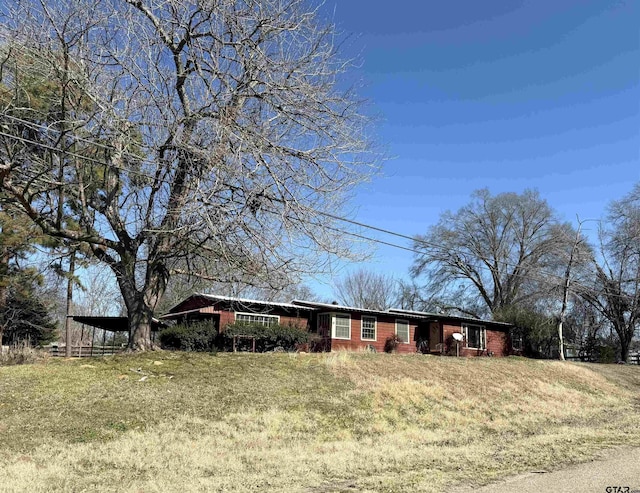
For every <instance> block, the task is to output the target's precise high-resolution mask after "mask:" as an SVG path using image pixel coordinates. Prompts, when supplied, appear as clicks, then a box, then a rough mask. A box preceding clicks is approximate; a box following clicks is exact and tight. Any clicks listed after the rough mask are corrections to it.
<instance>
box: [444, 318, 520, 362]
mask: <svg viewBox="0 0 640 493" xmlns="http://www.w3.org/2000/svg"><path fill="white" fill-rule="evenodd" d="M454 332H460V333H464V330H463V324H462V323H456V322H447V323H443V335H444V343H445V349H446V350H447V351H450V352H451V353H455V350H456V344H455V341H454V340H453V337H452V334H453V333H454ZM485 334H486V344H485V346H486V349H484V350H479V349H472V348H467V347H465V346H466V344H467V341H466V340H465V341H462V342H461V343H460V356H486V355H487V354H488V353H493V356H507V355H508V354H509V350H508V342H509V337H508V333H507V331H503V330H496V329H492V328H490V327H486V326H485Z"/></svg>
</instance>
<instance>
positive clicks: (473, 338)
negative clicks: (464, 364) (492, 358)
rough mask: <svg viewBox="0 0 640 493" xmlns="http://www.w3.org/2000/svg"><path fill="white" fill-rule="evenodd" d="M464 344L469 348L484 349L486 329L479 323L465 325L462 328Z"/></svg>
mask: <svg viewBox="0 0 640 493" xmlns="http://www.w3.org/2000/svg"><path fill="white" fill-rule="evenodd" d="M464 339H465V341H466V346H467V347H468V348H471V349H485V346H486V331H485V328H484V327H482V326H480V325H467V326H466V327H465V328H464Z"/></svg>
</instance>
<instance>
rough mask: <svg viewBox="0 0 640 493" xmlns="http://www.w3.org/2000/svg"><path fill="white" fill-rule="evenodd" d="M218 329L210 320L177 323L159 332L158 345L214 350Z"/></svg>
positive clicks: (200, 350) (194, 349)
mask: <svg viewBox="0 0 640 493" xmlns="http://www.w3.org/2000/svg"><path fill="white" fill-rule="evenodd" d="M217 336H218V329H217V328H216V325H215V323H214V322H213V321H212V320H203V321H201V322H192V323H190V324H179V325H174V326H173V327H168V328H166V329H164V330H163V331H162V332H160V345H161V346H162V347H163V348H164V349H178V350H180V351H199V352H205V351H215V350H216V337H217Z"/></svg>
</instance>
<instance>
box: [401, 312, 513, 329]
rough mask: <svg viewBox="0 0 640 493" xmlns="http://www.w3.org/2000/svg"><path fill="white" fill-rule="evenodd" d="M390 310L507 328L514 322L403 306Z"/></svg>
mask: <svg viewBox="0 0 640 493" xmlns="http://www.w3.org/2000/svg"><path fill="white" fill-rule="evenodd" d="M389 312H391V313H410V314H412V315H424V316H425V317H432V318H448V319H451V320H459V321H461V322H470V323H474V322H475V323H483V324H491V325H500V326H503V327H505V328H507V327H513V326H514V325H513V324H510V323H508V322H496V321H495V320H485V319H482V318H473V317H459V316H456V315H447V314H446V313H432V312H420V311H417V310H404V309H402V308H389Z"/></svg>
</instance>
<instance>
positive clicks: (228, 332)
mask: <svg viewBox="0 0 640 493" xmlns="http://www.w3.org/2000/svg"><path fill="white" fill-rule="evenodd" d="M221 336H222V339H223V345H224V349H226V350H228V351H230V350H232V348H233V337H234V336H249V337H255V340H256V351H257V352H261V353H262V352H266V351H282V350H284V351H296V350H297V349H298V348H299V347H301V346H303V345H305V344H307V343H308V342H309V340H310V334H309V333H308V332H306V331H305V330H304V329H300V328H299V327H296V326H294V325H279V324H274V325H270V326H268V327H267V326H264V325H262V324H252V323H241V322H236V323H233V324H229V325H227V326H226V327H225V329H224V332H222V334H221ZM236 347H237V349H239V350H242V351H246V350H249V351H251V349H252V340H251V339H244V338H238V340H237V344H236Z"/></svg>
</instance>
